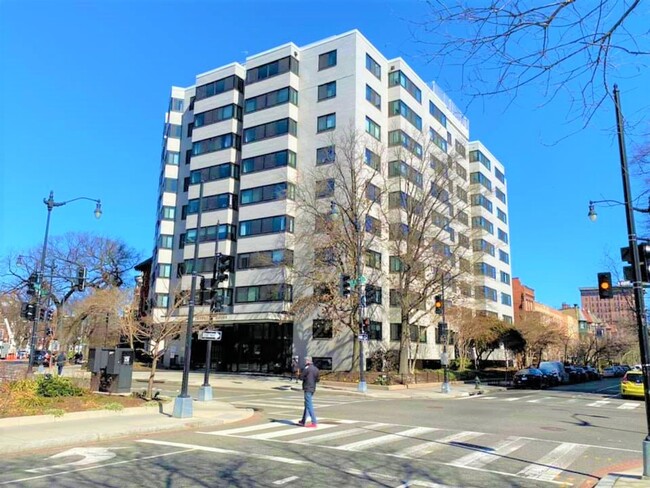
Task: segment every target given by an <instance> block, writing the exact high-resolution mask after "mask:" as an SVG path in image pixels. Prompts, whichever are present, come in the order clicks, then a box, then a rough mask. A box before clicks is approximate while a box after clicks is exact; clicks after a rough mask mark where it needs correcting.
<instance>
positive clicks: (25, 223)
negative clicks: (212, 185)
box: [0, 0, 650, 307]
mask: <svg viewBox="0 0 650 488" xmlns="http://www.w3.org/2000/svg"><path fill="white" fill-rule="evenodd" d="M425 8H426V7H425V4H424V3H423V2H421V1H419V0H413V1H406V0H403V1H393V2H378V1H362V0H359V1H351V0H348V1H338V0H332V1H328V2H303V1H299V0H295V1H288V2H286V1H285V2H280V1H274V2H270V1H262V0H260V1H252V0H248V1H246V0H244V1H238V2H236V1H232V2H225V1H211V2H208V1H184V2H181V1H175V2H172V1H166V2H155V1H139V2H126V1H114V2H108V1H107V2H90V1H86V2H69V1H60V2H45V1H39V2H34V1H30V0H21V1H18V0H4V1H2V2H0V59H2V67H1V68H0V69H1V71H0V88H1V89H2V93H3V109H2V111H1V113H0V181H1V183H0V189H1V192H0V193H1V194H0V256H4V255H6V254H7V253H8V252H10V251H16V252H19V251H21V250H24V249H26V248H29V247H31V246H35V245H39V244H40V243H41V242H42V239H43V232H44V226H45V218H46V213H47V212H46V209H45V205H43V203H42V199H43V198H44V197H46V196H47V195H48V193H49V191H50V190H54V195H55V199H56V200H59V201H60V200H68V199H71V198H75V197H78V196H88V197H92V198H101V200H102V203H103V208H104V215H103V217H102V218H101V219H100V220H95V218H94V217H93V215H92V212H93V210H94V205H93V204H92V203H90V202H74V203H72V204H70V205H67V206H65V207H62V208H56V209H55V210H54V211H53V216H52V225H51V235H59V234H63V233H65V232H68V231H91V232H95V233H99V234H102V235H106V236H110V237H119V238H121V239H123V240H125V241H126V242H127V243H128V244H130V245H131V246H133V247H135V248H136V249H138V250H139V251H140V252H141V253H142V255H143V257H144V256H148V255H149V253H150V252H151V248H152V240H153V232H154V226H155V206H156V201H157V183H158V175H159V168H160V161H159V158H160V150H161V133H162V125H163V113H164V111H165V109H166V106H167V102H168V98H169V94H170V87H171V86H172V85H177V86H189V85H191V84H193V82H194V76H195V75H196V74H197V73H201V72H204V71H208V70H210V69H212V68H215V67H218V66H221V65H224V64H227V63H230V62H232V61H234V60H238V61H242V62H243V61H244V60H245V57H246V56H247V55H250V54H255V53H258V52H261V51H264V50H267V49H269V48H272V47H274V46H277V45H280V44H283V43H286V42H289V41H293V42H295V43H296V44H297V45H304V44H308V43H311V42H314V41H317V40H320V39H322V38H325V37H328V36H331V35H335V34H340V33H343V32H346V31H348V30H351V29H355V28H356V29H359V30H360V31H361V32H362V33H363V34H364V35H365V36H366V37H367V38H368V39H369V40H370V42H372V43H374V44H375V45H376V46H377V47H378V48H379V49H380V50H381V51H382V52H383V53H384V54H385V55H386V56H387V57H396V56H401V57H403V58H404V59H405V60H406V61H407V62H408V63H409V64H410V65H411V66H412V67H413V68H414V69H415V71H416V72H418V73H419V74H420V76H421V77H422V79H424V80H433V79H435V80H436V81H437V82H438V84H439V85H440V86H442V87H443V89H445V91H446V92H447V94H448V95H450V96H451V97H452V99H454V101H455V102H456V104H457V105H458V106H459V107H461V108H465V107H466V109H465V113H466V115H467V116H468V117H469V119H470V130H471V135H472V139H480V140H481V141H482V142H483V143H484V144H485V145H486V146H487V147H488V148H490V150H491V151H492V153H493V154H494V155H495V156H497V157H498V158H499V159H500V160H501V161H502V162H503V163H504V165H505V167H506V173H507V178H508V186H509V199H510V200H509V211H510V234H511V246H512V249H511V250H512V265H513V276H517V277H520V278H521V279H522V281H523V282H524V283H526V284H527V285H528V286H530V287H532V288H534V289H535V291H536V295H537V299H538V300H539V301H542V302H544V303H546V304H548V305H551V306H556V307H559V306H560V305H561V303H562V302H567V303H570V304H573V303H579V300H580V295H579V291H578V288H579V287H581V286H595V284H596V273H597V272H599V271H604V270H607V269H609V268H610V267H611V266H612V263H611V261H610V258H614V259H615V260H616V262H618V248H619V247H621V246H623V245H625V244H626V242H625V240H626V238H627V233H626V228H625V215H624V211H623V208H622V207H612V208H605V207H601V208H599V212H598V213H599V219H598V222H597V223H595V224H594V223H591V222H590V221H589V220H588V219H587V210H588V208H587V204H588V201H589V200H590V199H592V200H599V199H614V200H622V185H621V176H620V169H619V162H618V149H617V146H616V137H615V133H614V131H613V127H614V120H615V119H614V112H613V106H611V104H608V103H606V104H605V105H604V107H603V109H602V110H601V112H600V113H599V114H598V115H597V116H596V117H595V118H594V120H593V121H592V123H591V124H590V125H589V127H587V128H585V129H584V130H579V129H580V128H581V121H577V122H572V123H570V122H565V121H566V120H567V119H571V118H573V117H572V115H573V114H572V111H571V109H570V108H569V105H568V101H567V100H566V99H565V98H563V96H562V95H560V96H559V97H557V99H556V100H555V101H554V102H553V103H551V104H546V105H545V104H544V99H543V98H541V94H542V90H541V89H540V88H539V87H530V88H528V89H525V90H523V91H522V92H521V93H520V95H519V96H518V98H517V99H516V100H515V101H514V102H513V103H510V99H509V97H508V96H503V97H495V98H490V99H485V100H482V101H481V102H480V103H477V102H474V103H472V104H470V105H469V106H467V103H468V100H467V99H466V98H465V97H464V96H463V94H462V93H460V92H459V91H458V90H457V87H458V86H459V78H458V77H459V76H460V73H459V72H458V70H456V69H455V68H454V67H452V66H449V67H448V66H440V65H434V64H428V63H427V62H426V61H425V59H424V58H423V57H422V56H421V54H420V53H421V50H422V45H421V44H418V43H416V42H415V41H414V39H413V36H412V35H411V30H412V29H413V25H412V24H411V23H410V22H409V21H416V20H419V19H420V18H421V17H422V14H423V12H425ZM619 84H620V86H621V94H622V105H623V109H624V110H626V113H632V114H634V116H638V115H639V113H640V110H641V109H644V108H647V107H648V106H650V103H649V102H650V101H649V100H648V98H650V95H649V94H648V90H647V89H645V88H643V87H644V86H645V87H647V86H650V78H649V76H648V75H647V74H643V75H642V76H636V77H634V78H629V79H622V80H620V82H619ZM646 130H647V127H646ZM569 134H573V135H570V136H569V137H565V136H567V135H569ZM635 137H636V134H628V142H629V143H630V146H631V145H632V143H633V142H634V141H635ZM628 151H630V152H631V148H629V149H628ZM638 190H640V189H639V188H637V192H636V193H637V194H638ZM638 206H642V207H645V203H644V202H640V203H639V204H638ZM637 222H638V223H639V225H638V226H639V227H640V232H639V233H640V234H641V235H647V227H646V228H645V229H644V227H643V225H641V222H640V221H637ZM644 230H645V233H644V232H643V231H644ZM608 256H609V257H608Z"/></svg>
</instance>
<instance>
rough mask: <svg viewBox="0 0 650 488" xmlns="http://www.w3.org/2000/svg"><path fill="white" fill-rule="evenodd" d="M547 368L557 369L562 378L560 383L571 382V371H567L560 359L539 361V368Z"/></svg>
mask: <svg viewBox="0 0 650 488" xmlns="http://www.w3.org/2000/svg"><path fill="white" fill-rule="evenodd" d="M547 368H550V369H554V370H555V371H557V374H558V376H559V378H560V383H569V381H570V378H569V373H567V372H566V370H565V369H564V364H562V363H561V362H560V361H542V362H541V363H539V369H541V370H544V369H547Z"/></svg>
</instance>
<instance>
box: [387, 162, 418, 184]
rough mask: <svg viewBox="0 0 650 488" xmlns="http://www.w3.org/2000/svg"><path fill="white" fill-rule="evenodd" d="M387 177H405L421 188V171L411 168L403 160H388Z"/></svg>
mask: <svg viewBox="0 0 650 488" xmlns="http://www.w3.org/2000/svg"><path fill="white" fill-rule="evenodd" d="M388 177H389V178H398V177H399V178H406V179H407V180H408V181H410V182H411V183H413V184H414V185H416V186H418V187H419V188H422V181H423V177H422V173H420V172H419V171H418V170H416V169H414V168H412V167H411V166H409V165H408V164H406V163H405V162H404V161H390V162H389V163H388Z"/></svg>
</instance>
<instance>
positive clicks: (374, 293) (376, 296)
mask: <svg viewBox="0 0 650 488" xmlns="http://www.w3.org/2000/svg"><path fill="white" fill-rule="evenodd" d="M382 300H383V297H382V290H381V286H376V285H367V286H366V303H367V304H368V305H372V304H373V303H376V304H377V305H381V304H382Z"/></svg>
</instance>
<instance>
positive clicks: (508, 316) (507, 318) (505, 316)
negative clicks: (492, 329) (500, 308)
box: [503, 315, 512, 324]
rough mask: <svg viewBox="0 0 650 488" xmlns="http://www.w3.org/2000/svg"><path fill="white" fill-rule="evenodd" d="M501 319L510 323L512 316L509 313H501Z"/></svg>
mask: <svg viewBox="0 0 650 488" xmlns="http://www.w3.org/2000/svg"><path fill="white" fill-rule="evenodd" d="M503 321H504V322H505V323H506V324H512V317H511V316H510V315H503Z"/></svg>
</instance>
